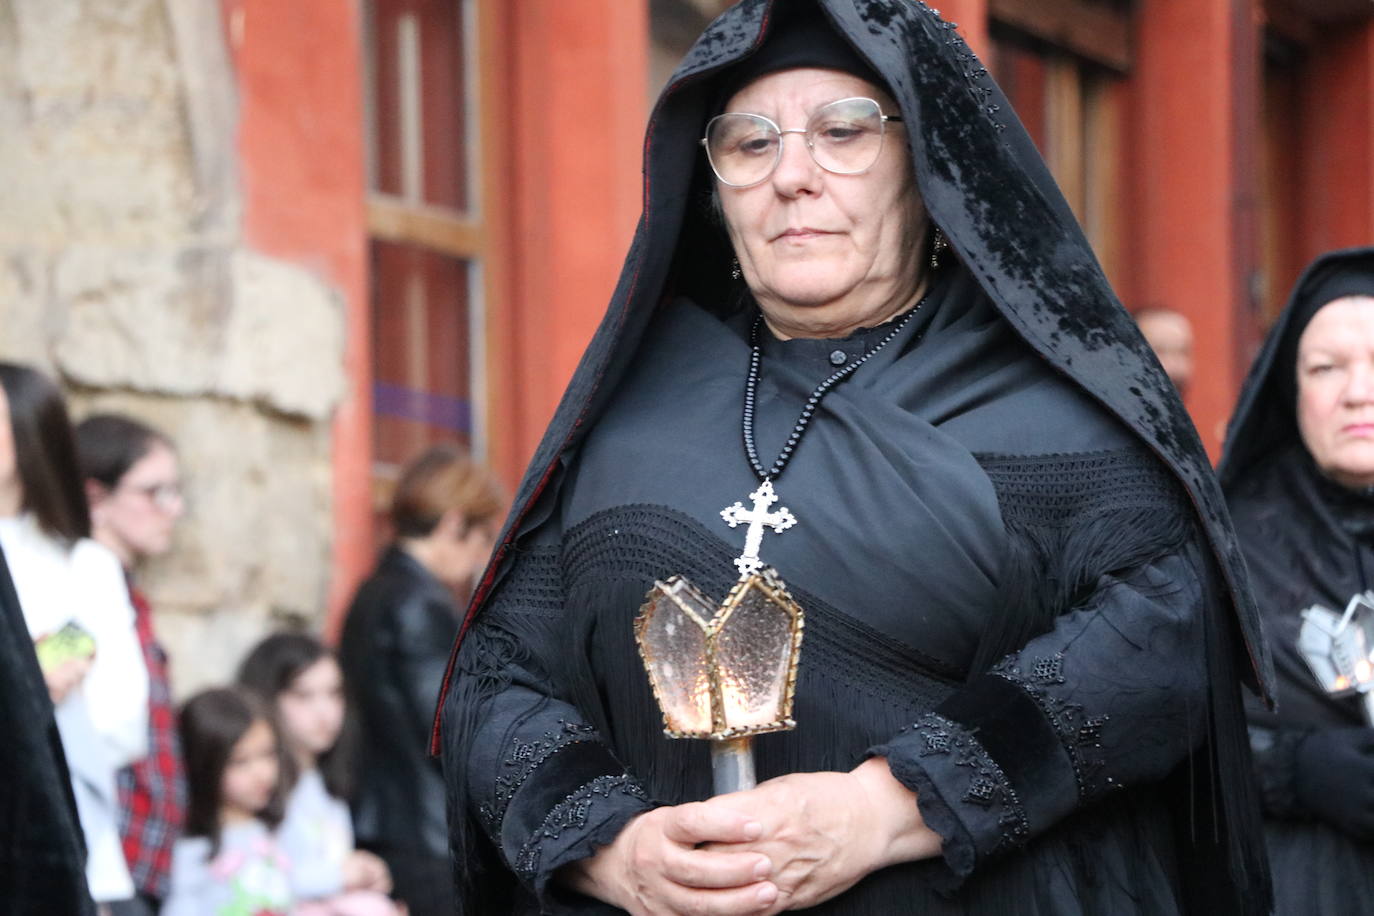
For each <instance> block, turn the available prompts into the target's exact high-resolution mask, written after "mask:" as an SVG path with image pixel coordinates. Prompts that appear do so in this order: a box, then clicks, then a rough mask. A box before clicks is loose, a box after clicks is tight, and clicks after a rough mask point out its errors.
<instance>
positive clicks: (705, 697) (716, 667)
mask: <svg viewBox="0 0 1374 916" xmlns="http://www.w3.org/2000/svg"><path fill="white" fill-rule="evenodd" d="M803 622H804V621H803V616H802V609H801V608H800V607H799V606H798V605H797V603H796V602H795V601H793V600H792V596H791V595H790V594H788V592H787V588H786V586H785V585H783V583H782V581H781V580H780V579H779V578H778V577H777V574H776V573H775V572H774V571H773V570H772V569H771V568H769V567H761V568H760V569H758V570H755V571H753V572H751V573H749V574H747V575H742V576H741V577H740V579H739V580H738V581H737V582H736V583H735V585H734V587H733V588H732V589H731V590H730V594H729V595H728V596H727V597H726V599H725V601H724V602H723V603H722V604H721V605H720V606H719V607H717V606H716V605H715V604H714V603H713V602H712V601H711V600H709V599H708V598H707V597H706V596H705V595H703V594H702V593H701V592H700V591H699V590H698V589H697V588H696V587H695V586H694V585H693V584H692V583H691V582H689V581H688V580H687V579H685V578H683V577H682V576H674V577H672V578H671V579H669V580H668V581H667V582H655V583H654V587H653V588H652V589H651V590H650V591H649V594H648V596H647V598H646V599H645V602H644V604H643V605H642V606H641V607H640V612H639V616H638V617H637V618H636V619H635V642H636V643H638V645H639V653H640V657H641V658H642V659H643V661H644V667H645V669H646V670H647V671H648V674H649V683H650V685H651V686H652V687H653V692H654V697H655V698H656V699H657V700H658V705H659V709H660V710H661V711H662V713H663V726H664V728H663V730H664V733H665V734H667V735H668V736H669V737H671V738H704V739H708V740H710V742H711V770H712V774H713V777H714V786H715V792H716V794H717V795H722V794H725V793H728V792H738V791H741V790H744V789H751V788H753V787H754V785H755V783H756V780H755V777H754V758H753V751H752V746H751V745H752V742H753V737H754V736H755V735H758V734H763V733H764V732H774V731H785V730H787V729H791V728H794V727H795V726H796V723H795V722H794V721H793V720H792V698H793V695H794V693H795V691H796V686H797V663H798V659H799V656H800V652H801V640H802V625H803Z"/></svg>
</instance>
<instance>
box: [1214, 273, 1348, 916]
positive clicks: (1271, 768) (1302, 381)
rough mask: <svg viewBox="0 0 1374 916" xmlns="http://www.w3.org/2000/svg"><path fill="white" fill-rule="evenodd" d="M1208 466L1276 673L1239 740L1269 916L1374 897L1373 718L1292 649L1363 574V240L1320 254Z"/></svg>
mask: <svg viewBox="0 0 1374 916" xmlns="http://www.w3.org/2000/svg"><path fill="white" fill-rule="evenodd" d="M1219 474H1220V477H1221V481H1222V486H1223V488H1224V490H1225V493H1226V498H1227V501H1228V503H1229V504H1230V506H1231V513H1232V517H1233V518H1234V519H1235V526H1236V534H1237V536H1238V537H1239V538H1240V541H1241V545H1242V547H1243V548H1244V550H1245V557H1246V560H1247V562H1248V565H1249V567H1250V576H1251V581H1252V582H1253V584H1254V586H1255V594H1256V596H1257V598H1258V599H1259V606H1260V611H1261V614H1262V615H1263V619H1264V624H1265V635H1266V637H1267V638H1268V639H1269V641H1270V646H1271V647H1272V652H1273V657H1274V667H1275V669H1276V673H1277V676H1278V683H1277V699H1278V711H1277V712H1271V711H1269V710H1267V709H1262V708H1260V707H1258V706H1256V707H1255V708H1254V709H1253V710H1252V711H1251V714H1250V722H1251V729H1250V731H1251V743H1252V745H1253V747H1254V751H1255V762H1256V766H1257V772H1258V773H1259V777H1260V787H1261V789H1262V794H1263V806H1264V814H1265V837H1266V840H1267V842H1268V846H1269V854H1270V861H1271V867H1272V871H1273V877H1274V894H1275V903H1276V908H1275V912H1276V913H1279V914H1284V916H1286V914H1290V913H1302V914H1304V916H1308V914H1311V916H1341V914H1351V916H1353V914H1357V913H1367V912H1369V911H1370V908H1371V907H1374V729H1372V728H1370V722H1369V721H1368V719H1367V718H1366V714H1365V712H1364V710H1363V704H1362V703H1361V702H1360V699H1359V697H1358V696H1331V695H1329V694H1328V693H1327V692H1326V690H1325V689H1323V687H1322V686H1321V685H1320V684H1319V683H1318V681H1317V679H1316V677H1315V675H1314V674H1313V671H1312V668H1311V667H1309V665H1308V663H1307V661H1306V660H1305V659H1304V657H1303V655H1302V653H1301V652H1300V651H1299V648H1298V632H1299V628H1300V627H1301V625H1302V616H1301V615H1302V612H1303V611H1304V610H1305V609H1307V608H1310V607H1312V606H1313V605H1318V606H1321V607H1324V608H1326V609H1328V610H1331V611H1334V612H1336V613H1342V612H1344V610H1345V608H1346V606H1347V603H1348V602H1349V601H1350V599H1351V598H1352V597H1354V596H1355V595H1358V594H1362V593H1364V592H1367V591H1369V589H1370V588H1371V585H1372V584H1374V583H1371V579H1370V576H1371V575H1374V248H1359V249H1351V250H1347V251H1336V252H1331V253H1329V254H1326V255H1323V256H1322V257H1321V258H1318V259H1317V260H1316V261H1315V262H1314V263H1313V264H1312V266H1310V267H1309V268H1308V269H1307V271H1306V273H1305V274H1304V275H1303V277H1302V279H1301V280H1299V281H1298V284H1297V287H1296V288H1295V289H1294V291H1293V295H1292V298H1291V299H1290V301H1289V303H1288V306H1287V308H1286V309H1285V310H1284V312H1283V314H1282V315H1281V316H1280V317H1279V319H1278V321H1277V322H1275V324H1274V327H1273V328H1272V329H1271V330H1270V332H1269V337H1268V340H1267V341H1266V343H1265V346H1264V349H1263V350H1262V351H1261V353H1260V356H1259V358H1258V359H1257V360H1256V361H1255V365H1254V367H1253V368H1252V369H1251V371H1250V376H1249V378H1248V379H1247V380H1246V383H1245V388H1244V390H1243V392H1242V394H1241V399H1240V405H1239V407H1238V408H1237V410H1236V414H1235V416H1234V417H1233V418H1232V420H1231V427H1230V431H1229V434H1228V436H1227V442H1226V454H1225V456H1224V458H1223V459H1222V463H1221V467H1220V469H1219Z"/></svg>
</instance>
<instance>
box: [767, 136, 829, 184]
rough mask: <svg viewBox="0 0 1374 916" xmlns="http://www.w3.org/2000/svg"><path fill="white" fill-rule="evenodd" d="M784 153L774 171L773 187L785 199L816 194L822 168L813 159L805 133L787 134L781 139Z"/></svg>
mask: <svg viewBox="0 0 1374 916" xmlns="http://www.w3.org/2000/svg"><path fill="white" fill-rule="evenodd" d="M780 142H781V144H782V152H781V153H780V154H779V158H778V167H777V168H776V169H774V170H773V186H774V187H775V188H777V190H778V193H779V194H782V195H783V196H785V197H796V196H797V195H798V194H803V193H807V192H813V193H814V192H815V191H816V190H817V188H818V182H819V180H820V172H821V167H820V166H819V165H817V164H816V160H815V159H813V158H812V157H811V150H809V149H807V146H806V135H805V134H803V133H800V132H798V133H790V132H789V133H785V134H783V135H782V137H781V138H780Z"/></svg>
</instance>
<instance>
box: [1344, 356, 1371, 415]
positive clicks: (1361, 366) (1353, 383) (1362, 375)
mask: <svg viewBox="0 0 1374 916" xmlns="http://www.w3.org/2000/svg"><path fill="white" fill-rule="evenodd" d="M1345 400H1346V403H1349V404H1367V403H1369V402H1370V401H1371V400H1374V361H1364V362H1359V363H1355V364H1354V365H1352V366H1351V367H1350V375H1349V377H1348V379H1347V381H1346V384H1345Z"/></svg>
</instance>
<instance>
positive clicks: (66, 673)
mask: <svg viewBox="0 0 1374 916" xmlns="http://www.w3.org/2000/svg"><path fill="white" fill-rule="evenodd" d="M94 662H95V658H94V656H85V657H83V658H69V659H67V660H66V661H64V662H59V663H57V664H56V665H54V666H53V667H51V668H49V669H47V670H46V671H44V672H43V680H44V681H45V682H46V683H47V685H48V696H50V697H52V702H53V705H54V706H56V705H57V704H59V703H61V702H62V701H63V700H65V699H66V698H67V697H68V696H70V695H71V692H72V691H73V690H75V689H76V688H77V687H79V686H81V682H82V681H84V680H85V679H86V675H87V674H89V673H90V671H91V665H92V664H94Z"/></svg>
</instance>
